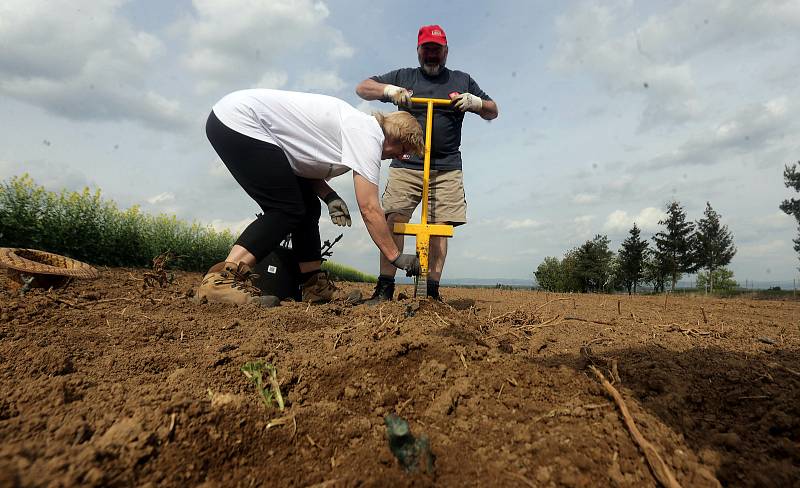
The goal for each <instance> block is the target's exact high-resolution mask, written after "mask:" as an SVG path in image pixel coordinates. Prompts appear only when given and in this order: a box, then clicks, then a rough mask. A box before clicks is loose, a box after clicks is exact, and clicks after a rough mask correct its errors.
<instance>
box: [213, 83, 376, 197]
mask: <svg viewBox="0 0 800 488" xmlns="http://www.w3.org/2000/svg"><path fill="white" fill-rule="evenodd" d="M214 114H216V116H217V118H218V119H219V120H220V122H222V123H223V124H225V125H226V126H228V127H230V128H231V129H233V130H235V131H236V132H239V133H240V134H244V135H246V136H249V137H252V138H254V139H258V140H260V141H265V142H269V143H271V144H275V145H276V146H278V147H280V148H281V149H283V152H284V153H286V157H287V158H288V159H289V164H291V166H292V169H293V170H294V172H295V174H296V175H298V176H302V177H304V178H311V179H330V178H333V177H334V176H339V175H341V174H343V173H346V172H348V171H349V170H351V169H352V170H353V171H355V172H356V173H358V174H360V175H361V176H363V177H364V178H366V179H367V180H368V181H370V182H371V183H374V184H375V185H378V178H379V174H380V169H381V153H382V151H383V141H384V135H383V130H381V127H380V125H379V124H378V121H377V120H376V119H375V117H373V116H372V115H369V114H365V113H364V112H361V111H360V110H357V109H355V108H353V107H352V106H350V105H349V104H348V103H347V102H344V101H343V100H339V99H338V98H334V97H329V96H327V95H317V94H313V93H300V92H292V91H283V90H269V89H253V90H241V91H236V92H233V93H231V94H229V95H226V96H225V97H223V98H222V100H220V101H219V102H217V104H216V105H214Z"/></svg>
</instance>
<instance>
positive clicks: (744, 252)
mask: <svg viewBox="0 0 800 488" xmlns="http://www.w3.org/2000/svg"><path fill="white" fill-rule="evenodd" d="M788 250H789V243H788V242H786V241H784V240H782V239H774V240H771V241H768V242H763V243H757V244H745V245H742V246H740V247H739V248H738V251H737V252H736V256H737V257H739V258H745V257H747V258H764V257H771V256H774V255H776V254H778V253H786V252H787V251H788Z"/></svg>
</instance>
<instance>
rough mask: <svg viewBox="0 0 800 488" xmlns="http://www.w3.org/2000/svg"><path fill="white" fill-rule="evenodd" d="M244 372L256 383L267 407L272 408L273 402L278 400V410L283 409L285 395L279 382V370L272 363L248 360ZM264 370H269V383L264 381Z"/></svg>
mask: <svg viewBox="0 0 800 488" xmlns="http://www.w3.org/2000/svg"><path fill="white" fill-rule="evenodd" d="M241 369H242V373H244V375H245V376H246V377H247V379H249V380H250V381H251V382H252V383H253V384H254V385H256V391H257V392H258V394H259V395H260V396H261V401H262V402H264V405H265V406H266V407H267V408H272V402H273V401H277V402H278V410H281V411H283V395H281V387H280V385H279V384H278V370H277V369H276V368H275V366H273V365H271V364H268V363H267V364H264V363H263V362H262V361H248V362H246V363H245V365H244V366H242V368H241ZM264 370H266V371H267V374H268V377H267V381H268V383H269V384H268V385H267V384H265V382H264Z"/></svg>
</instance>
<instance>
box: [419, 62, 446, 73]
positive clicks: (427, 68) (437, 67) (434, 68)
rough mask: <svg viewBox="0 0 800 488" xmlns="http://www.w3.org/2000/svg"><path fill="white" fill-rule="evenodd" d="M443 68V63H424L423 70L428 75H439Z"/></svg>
mask: <svg viewBox="0 0 800 488" xmlns="http://www.w3.org/2000/svg"><path fill="white" fill-rule="evenodd" d="M442 68H444V64H443V63H439V64H425V63H423V64H422V71H424V72H425V74H426V75H428V76H438V75H439V73H441V72H442Z"/></svg>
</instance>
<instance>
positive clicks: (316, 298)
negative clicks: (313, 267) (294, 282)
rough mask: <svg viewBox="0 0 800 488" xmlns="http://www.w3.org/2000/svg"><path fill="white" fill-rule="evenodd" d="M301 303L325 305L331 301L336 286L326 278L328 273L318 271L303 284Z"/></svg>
mask: <svg viewBox="0 0 800 488" xmlns="http://www.w3.org/2000/svg"><path fill="white" fill-rule="evenodd" d="M300 288H301V289H302V290H303V301H304V302H311V303H325V302H329V301H331V298H333V292H335V291H336V285H334V284H333V281H331V280H330V278H328V273H326V272H324V271H320V272H319V273H317V274H315V275H314V276H312V277H311V278H309V279H308V281H306V282H305V283H303V284H302V285H301V286H300Z"/></svg>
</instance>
